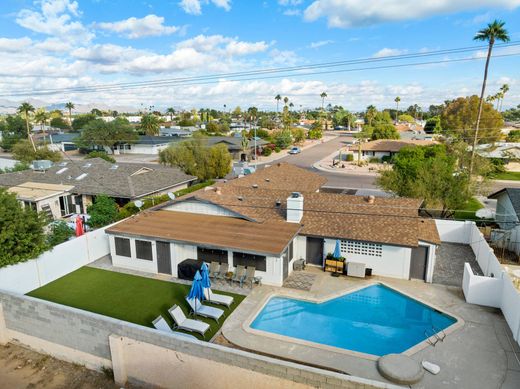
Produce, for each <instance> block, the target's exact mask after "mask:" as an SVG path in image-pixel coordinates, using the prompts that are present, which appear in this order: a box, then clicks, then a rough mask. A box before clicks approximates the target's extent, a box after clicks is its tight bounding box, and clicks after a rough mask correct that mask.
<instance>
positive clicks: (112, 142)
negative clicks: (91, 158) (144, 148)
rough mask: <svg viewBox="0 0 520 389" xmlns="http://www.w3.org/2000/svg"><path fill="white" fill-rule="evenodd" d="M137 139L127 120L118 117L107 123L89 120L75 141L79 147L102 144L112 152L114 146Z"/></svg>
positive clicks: (100, 120) (87, 147)
mask: <svg viewBox="0 0 520 389" xmlns="http://www.w3.org/2000/svg"><path fill="white" fill-rule="evenodd" d="M137 139H138V135H137V133H136V132H135V131H134V129H133V128H132V126H131V125H130V123H129V122H128V120H127V119H125V118H122V117H118V118H116V119H114V120H113V121H111V122H109V123H107V122H105V121H104V120H102V119H95V120H93V121H91V122H90V123H88V124H87V125H86V126H85V127H84V129H83V131H82V132H81V135H80V137H79V138H78V139H77V140H76V142H75V143H76V144H77V145H78V146H79V147H81V148H86V149H89V148H93V147H96V146H102V147H105V148H108V149H110V151H112V152H113V150H114V148H115V147H116V146H118V145H120V144H129V143H134V142H135V141H136V140H137Z"/></svg>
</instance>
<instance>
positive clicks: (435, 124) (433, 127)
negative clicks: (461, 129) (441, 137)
mask: <svg viewBox="0 0 520 389" xmlns="http://www.w3.org/2000/svg"><path fill="white" fill-rule="evenodd" d="M424 132H425V133H427V134H440V133H441V132H442V126H441V118H440V117H439V116H434V117H431V118H430V119H428V120H426V124H425V125H424Z"/></svg>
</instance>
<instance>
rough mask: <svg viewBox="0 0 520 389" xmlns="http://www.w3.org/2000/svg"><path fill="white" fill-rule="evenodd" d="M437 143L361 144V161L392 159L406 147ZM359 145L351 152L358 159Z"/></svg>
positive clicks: (395, 141)
mask: <svg viewBox="0 0 520 389" xmlns="http://www.w3.org/2000/svg"><path fill="white" fill-rule="evenodd" d="M434 144H436V142H434V141H431V140H415V139H378V140H373V141H370V142H366V143H362V144H361V159H362V160H368V159H370V158H374V157H375V158H379V159H381V158H383V157H391V156H393V155H394V154H396V153H398V152H399V150H401V149H402V148H403V147H406V146H432V145H434ZM358 150H359V149H358V145H354V146H351V147H350V148H349V151H351V152H352V153H354V156H355V157H354V158H355V159H357V153H358Z"/></svg>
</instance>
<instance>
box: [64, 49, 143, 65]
mask: <svg viewBox="0 0 520 389" xmlns="http://www.w3.org/2000/svg"><path fill="white" fill-rule="evenodd" d="M142 55H146V52H145V51H141V50H137V49H134V48H132V47H123V46H118V45H113V44H97V45H92V46H88V47H79V48H77V49H75V50H73V51H72V52H71V56H72V57H74V58H76V59H78V60H82V61H86V62H91V63H94V64H102V65H109V64H119V63H122V62H128V61H131V60H133V59H134V58H135V57H136V56H142Z"/></svg>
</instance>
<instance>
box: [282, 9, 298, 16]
mask: <svg viewBox="0 0 520 389" xmlns="http://www.w3.org/2000/svg"><path fill="white" fill-rule="evenodd" d="M283 14H284V15H285V16H299V15H301V14H302V11H300V10H299V9H296V8H291V9H286V10H285V11H283Z"/></svg>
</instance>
